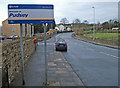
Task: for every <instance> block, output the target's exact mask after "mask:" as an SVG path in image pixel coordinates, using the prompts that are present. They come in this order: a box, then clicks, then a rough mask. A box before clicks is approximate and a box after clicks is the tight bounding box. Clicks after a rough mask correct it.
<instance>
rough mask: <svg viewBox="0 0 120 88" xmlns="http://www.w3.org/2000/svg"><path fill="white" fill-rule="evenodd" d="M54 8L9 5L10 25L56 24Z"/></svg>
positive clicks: (34, 5) (48, 6) (32, 5)
mask: <svg viewBox="0 0 120 88" xmlns="http://www.w3.org/2000/svg"><path fill="white" fill-rule="evenodd" d="M53 9H54V6H53V5H39V4H37V5H36V4H9V5H8V23H9V24H21V23H22V24H30V23H35V24H40V23H53V22H54V10H53Z"/></svg>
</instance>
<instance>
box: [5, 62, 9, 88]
mask: <svg viewBox="0 0 120 88" xmlns="http://www.w3.org/2000/svg"><path fill="white" fill-rule="evenodd" d="M5 67H6V77H7V86H8V88H9V76H8V64H6V66H5Z"/></svg>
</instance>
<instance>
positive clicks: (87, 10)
mask: <svg viewBox="0 0 120 88" xmlns="http://www.w3.org/2000/svg"><path fill="white" fill-rule="evenodd" d="M118 1H119V0H104V1H103V0H0V25H1V23H2V21H4V20H5V19H7V18H8V9H7V5H8V4H53V5H54V16H55V17H54V18H55V21H56V23H59V22H60V20H61V19H62V18H64V17H66V18H67V19H68V20H69V23H71V22H73V20H74V19H75V18H78V19H80V20H81V22H83V21H84V20H88V21H89V23H92V22H93V8H92V6H94V7H95V21H96V22H98V21H99V22H104V21H108V20H109V19H117V18H118Z"/></svg>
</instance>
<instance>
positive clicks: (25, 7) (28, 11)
mask: <svg viewBox="0 0 120 88" xmlns="http://www.w3.org/2000/svg"><path fill="white" fill-rule="evenodd" d="M53 9H54V6H53V5H41V4H40V5H39V4H9V5H8V23H9V24H20V35H21V38H20V47H21V61H22V84H23V85H24V84H25V79H24V54H23V39H22V34H23V33H22V30H23V29H22V24H43V26H44V52H45V53H44V54H45V85H47V55H46V27H47V24H51V23H54V10H53Z"/></svg>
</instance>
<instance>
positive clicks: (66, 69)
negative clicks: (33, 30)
mask: <svg viewBox="0 0 120 88" xmlns="http://www.w3.org/2000/svg"><path fill="white" fill-rule="evenodd" d="M53 47H54V45H49V46H48V48H51V49H49V50H48V53H47V57H48V70H47V83H48V84H49V85H48V86H84V85H83V83H82V81H81V80H80V79H79V77H78V76H77V75H76V73H75V72H74V71H73V69H72V67H71V66H70V64H68V62H67V61H66V59H65V58H64V56H63V55H62V53H61V52H59V51H58V52H56V51H55V50H54V48H53ZM52 49H53V50H52ZM25 81H26V84H25V86H44V85H43V84H44V82H45V61H44V47H43V45H38V47H37V50H36V52H34V54H33V55H32V56H31V58H30V60H29V61H28V62H27V63H26V65H25ZM21 82H22V80H21V76H19V77H16V79H15V80H14V82H13V85H12V86H22V85H21V84H22V83H21Z"/></svg>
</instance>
